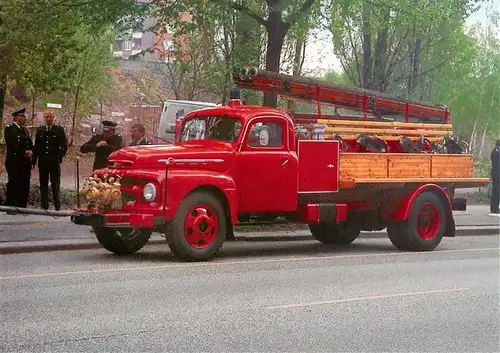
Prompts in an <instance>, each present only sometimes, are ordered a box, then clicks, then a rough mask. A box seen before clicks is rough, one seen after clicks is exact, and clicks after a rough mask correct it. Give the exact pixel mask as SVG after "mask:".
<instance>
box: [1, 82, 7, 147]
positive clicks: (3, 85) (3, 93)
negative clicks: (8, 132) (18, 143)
mask: <svg viewBox="0 0 500 353" xmlns="http://www.w3.org/2000/svg"><path fill="white" fill-rule="evenodd" d="M6 90H7V76H5V75H1V76H0V137H1V138H0V142H1V141H3V106H4V101H5V91H6Z"/></svg>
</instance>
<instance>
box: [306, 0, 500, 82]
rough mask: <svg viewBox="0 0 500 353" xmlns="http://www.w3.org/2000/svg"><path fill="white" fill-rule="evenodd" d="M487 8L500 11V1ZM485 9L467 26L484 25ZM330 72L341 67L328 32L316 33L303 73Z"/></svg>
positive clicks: (478, 12)
mask: <svg viewBox="0 0 500 353" xmlns="http://www.w3.org/2000/svg"><path fill="white" fill-rule="evenodd" d="M488 6H489V7H491V8H492V9H496V10H497V11H500V0H490V1H489V5H488ZM486 9H487V6H485V5H482V6H481V8H480V9H479V10H478V11H477V12H475V13H473V14H472V15H471V16H469V18H468V19H467V22H466V24H467V26H469V27H470V26H472V25H474V24H476V23H478V22H479V23H481V24H486V23H487V15H486ZM499 33H500V32H499ZM499 36H500V34H499ZM331 70H335V71H338V72H339V71H342V66H341V65H340V61H339V60H338V58H337V57H335V55H334V54H333V44H332V40H331V34H330V32H329V31H327V30H322V31H318V32H317V33H314V34H313V35H312V36H311V38H310V40H309V43H308V46H307V47H306V59H305V60H304V71H305V72H307V74H313V75H324V74H325V73H326V72H328V71H331Z"/></svg>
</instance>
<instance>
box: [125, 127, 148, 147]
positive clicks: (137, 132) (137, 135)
mask: <svg viewBox="0 0 500 353" xmlns="http://www.w3.org/2000/svg"><path fill="white" fill-rule="evenodd" d="M145 134H146V129H145V128H144V125H142V124H134V125H132V127H131V128H130V137H131V138H132V142H131V143H130V144H129V146H138V145H150V144H151V143H150V142H149V141H148V140H146V138H145V137H144V135H145Z"/></svg>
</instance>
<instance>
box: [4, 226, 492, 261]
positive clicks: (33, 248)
mask: <svg viewBox="0 0 500 353" xmlns="http://www.w3.org/2000/svg"><path fill="white" fill-rule="evenodd" d="M246 234H249V235H246ZM251 234H252V233H237V234H236V235H235V237H236V240H235V241H228V242H278V241H280V242H285V241H288V242H293V241H309V240H314V238H313V237H312V236H311V235H310V234H303V233H302V234H301V232H289V234H283V235H276V236H273V235H264V236H252V235H251ZM456 235H457V236H492V235H497V236H498V235H499V229H498V228H491V227H490V228H479V229H477V228H475V229H474V228H472V227H471V229H457V231H456ZM386 237H387V233H386V232H384V231H380V232H363V233H361V235H360V236H359V238H361V239H363V238H364V239H380V238H386ZM25 243H26V244H25ZM3 244H6V246H3ZM160 244H163V245H167V242H166V241H165V239H154V240H150V241H149V243H148V245H160ZM100 248H102V246H101V244H99V243H98V242H96V241H94V240H93V239H88V240H87V239H86V240H79V241H78V242H76V243H75V242H71V243H70V242H68V240H66V242H64V241H61V242H59V243H57V242H55V241H40V242H38V244H33V242H17V243H15V245H9V243H0V255H8V254H25V253H34V252H49V251H72V250H73V251H74V250H92V249H100Z"/></svg>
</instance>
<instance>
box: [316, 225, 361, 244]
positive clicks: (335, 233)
mask: <svg viewBox="0 0 500 353" xmlns="http://www.w3.org/2000/svg"><path fill="white" fill-rule="evenodd" d="M309 229H310V230H311V233H312V235H313V237H314V239H316V240H317V241H319V242H321V243H323V244H335V245H348V244H350V243H352V242H353V241H354V240H356V238H357V237H358V236H359V233H360V230H357V229H342V228H341V227H340V226H338V225H336V224H327V223H319V224H310V225H309Z"/></svg>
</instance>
